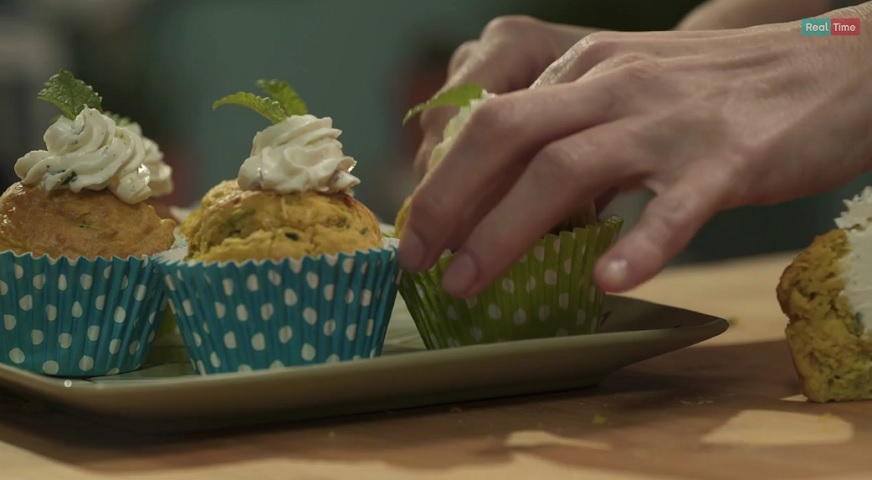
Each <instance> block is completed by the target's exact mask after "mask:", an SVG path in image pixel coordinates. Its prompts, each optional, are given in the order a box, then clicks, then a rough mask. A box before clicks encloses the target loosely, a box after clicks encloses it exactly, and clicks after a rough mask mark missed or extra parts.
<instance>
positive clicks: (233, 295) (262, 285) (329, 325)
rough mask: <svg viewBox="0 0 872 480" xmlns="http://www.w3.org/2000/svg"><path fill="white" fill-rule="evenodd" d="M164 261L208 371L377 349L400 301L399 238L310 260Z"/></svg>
mask: <svg viewBox="0 0 872 480" xmlns="http://www.w3.org/2000/svg"><path fill="white" fill-rule="evenodd" d="M183 258H184V254H183V253H182V252H175V253H174V254H172V255H168V256H166V257H164V258H163V259H162V260H160V261H159V262H158V264H159V268H160V270H161V272H162V274H163V276H164V284H165V286H166V287H167V290H168V292H169V296H170V304H171V305H172V308H173V313H174V315H175V316H176V320H177V322H178V325H179V330H180V331H181V334H182V339H183V340H184V342H185V345H186V347H187V350H188V354H189V355H190V357H191V360H192V363H193V364H194V367H195V368H196V369H197V371H198V372H200V373H202V374H209V373H226V372H240V371H249V370H262V369H269V368H283V367H290V366H300V365H311V364H320V363H328V362H336V361H347V360H356V359H361V358H371V357H376V356H378V355H380V354H381V350H382V347H383V345H384V337H385V333H386V331H387V326H388V321H389V319H390V315H391V310H392V309H393V305H394V301H395V300H396V292H397V279H398V276H399V266H398V264H397V261H396V246H395V242H388V241H386V245H385V248H380V249H372V250H369V251H366V252H363V251H361V252H356V253H349V254H344V253H343V254H339V255H323V256H318V257H305V258H303V259H302V260H295V259H285V260H282V261H272V260H262V261H246V262H241V263H240V262H222V263H200V262H189V261H184V260H183Z"/></svg>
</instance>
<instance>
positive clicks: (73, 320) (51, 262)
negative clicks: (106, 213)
mask: <svg viewBox="0 0 872 480" xmlns="http://www.w3.org/2000/svg"><path fill="white" fill-rule="evenodd" d="M165 304H166V294H165V292H164V288H163V286H162V285H161V278H160V275H159V273H158V272H157V269H156V268H155V262H154V261H153V259H151V258H149V257H142V258H133V257H131V258H126V259H123V258H118V257H114V258H112V259H104V258H98V259H94V260H89V259H86V258H77V259H70V258H67V257H60V258H51V257H49V256H45V255H43V256H39V257H34V256H33V255H31V254H29V253H28V254H24V255H16V254H15V253H13V252H11V251H5V252H0V314H2V317H3V323H2V327H0V362H3V363H4V364H7V365H11V366H14V367H18V368H21V369H24V370H28V371H31V372H35V373H40V374H45V375H51V376H60V377H92V376H102V375H112V374H117V373H125V372H130V371H133V370H136V369H137V368H139V367H140V366H141V365H142V364H143V362H144V360H145V358H146V357H147V356H148V354H149V349H150V347H151V344H152V341H153V340H154V336H155V330H156V328H157V326H158V323H159V322H160V312H161V310H162V307H163V306H164V305H165Z"/></svg>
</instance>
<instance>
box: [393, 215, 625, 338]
mask: <svg viewBox="0 0 872 480" xmlns="http://www.w3.org/2000/svg"><path fill="white" fill-rule="evenodd" d="M622 225H623V220H622V219H621V218H620V217H614V216H613V217H609V218H606V219H604V220H601V221H600V222H599V223H597V224H595V225H591V226H587V227H584V228H575V229H574V230H572V231H563V232H560V234H559V235H556V234H549V235H546V236H545V237H543V238H542V239H541V240H539V241H538V242H537V243H536V245H535V246H534V247H533V248H532V249H531V250H530V251H528V252H527V253H526V254H525V255H524V256H523V257H521V259H520V260H519V261H518V262H516V263H515V264H514V265H513V266H512V267H511V268H510V269H509V271H507V272H506V273H504V274H503V275H502V276H500V277H499V278H498V279H497V280H496V281H495V282H494V283H492V284H491V285H490V286H489V287H488V288H487V289H486V290H485V291H483V292H482V293H480V294H478V295H477V296H474V297H470V298H466V299H459V298H455V297H452V296H451V295H449V294H448V293H446V292H445V291H444V290H443V289H442V286H441V285H442V276H443V273H444V271H445V269H446V268H447V267H448V265H449V264H450V263H451V258H452V256H451V255H450V254H446V255H444V256H443V257H442V258H440V260H439V261H438V262H437V264H436V265H435V266H434V267H433V268H431V269H430V270H429V271H426V272H422V273H413V272H403V275H402V278H401V279H400V285H399V293H400V295H401V296H402V297H403V300H404V301H405V302H406V305H407V306H408V308H409V313H410V314H411V316H412V319H413V320H414V321H415V325H416V326H417V327H418V332H419V333H420V334H421V339H422V340H423V341H424V344H425V345H426V346H427V348H428V349H442V348H452V347H462V346H469V345H479V344H486V343H497V342H506V341H513V340H526V339H534V338H549V337H559V336H566V335H584V334H590V333H594V332H596V330H597V329H598V328H599V325H600V324H601V321H602V302H603V298H604V292H603V291H602V290H600V289H599V288H598V287H597V286H596V285H595V284H594V281H593V267H594V264H595V263H596V261H597V259H599V258H600V257H601V256H602V254H603V253H605V251H606V250H607V249H608V248H610V247H611V246H612V245H613V244H614V243H615V241H616V240H617V238H618V235H619V234H620V231H621V226H622Z"/></svg>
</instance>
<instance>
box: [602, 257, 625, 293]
mask: <svg viewBox="0 0 872 480" xmlns="http://www.w3.org/2000/svg"><path fill="white" fill-rule="evenodd" d="M628 273H629V264H628V263H627V260H626V259H623V258H616V259H614V260H609V261H608V263H606V266H605V268H603V270H602V273H601V274H600V282H602V283H604V284H606V285H607V288H609V289H619V288H621V286H622V285H623V284H624V282H626V281H627V276H628Z"/></svg>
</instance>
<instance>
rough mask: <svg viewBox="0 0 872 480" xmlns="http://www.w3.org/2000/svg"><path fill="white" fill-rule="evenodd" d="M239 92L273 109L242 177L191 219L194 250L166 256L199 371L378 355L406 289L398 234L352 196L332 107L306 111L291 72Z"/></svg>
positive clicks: (244, 99)
mask: <svg viewBox="0 0 872 480" xmlns="http://www.w3.org/2000/svg"><path fill="white" fill-rule="evenodd" d="M258 84H259V85H260V86H261V88H263V89H264V90H265V91H266V92H267V94H268V95H270V97H271V98H265V97H257V96H255V95H253V94H250V93H238V94H236V95H231V96H229V97H225V98H224V99H221V100H219V101H217V102H216V103H215V107H217V106H220V105H224V104H231V103H236V104H240V105H243V106H248V107H251V108H252V109H254V110H255V111H257V112H258V113H261V114H262V115H263V116H265V117H266V118H268V119H269V120H270V121H272V123H273V125H271V126H269V127H267V128H266V129H264V130H263V131H261V132H259V133H257V134H256V135H255V137H254V141H253V145H252V149H251V152H250V154H249V156H248V158H247V159H246V160H245V161H244V162H243V163H242V166H241V167H240V169H239V176H238V178H237V179H236V180H235V181H233V180H228V181H225V182H222V183H221V184H219V185H218V186H216V187H214V188H213V189H211V190H210V192H209V193H207V195H206V196H205V197H204V198H203V200H202V201H201V202H200V206H199V207H198V208H197V209H196V210H195V211H193V212H192V213H191V214H190V215H189V216H188V217H187V218H186V219H185V221H184V222H183V224H182V226H181V229H180V230H181V232H182V234H183V235H184V236H185V238H186V239H187V241H188V244H187V248H186V249H185V250H179V251H175V252H172V253H171V254H168V255H166V256H165V258H163V259H162V260H161V261H160V268H161V270H162V273H163V274H164V275H165V283H166V286H167V288H168V289H169V291H170V297H171V304H172V306H173V310H174V312H175V314H176V317H177V319H178V321H179V328H180V330H181V333H182V336H183V338H184V340H185V344H186V346H187V348H188V352H189V355H190V356H191V358H192V360H193V362H194V365H195V366H196V368H197V370H198V371H199V372H200V373H204V374H205V373H222V372H240V371H248V370H260V369H269V368H282V367H288V366H300V365H310V364H319V363H328V362H336V361H346V360H355V359H359V358H370V357H375V356H378V355H379V354H380V353H381V348H382V345H383V342H384V335H385V331H386V329H387V324H388V320H389V316H390V312H391V309H392V307H393V303H394V300H395V298H396V288H397V285H396V284H397V277H398V275H399V267H398V265H397V262H396V246H395V245H393V244H392V242H391V241H390V240H388V239H385V238H384V237H383V236H382V234H381V231H380V229H379V225H378V222H377V221H376V219H375V216H374V215H373V214H372V212H370V210H369V209H368V208H366V207H365V206H364V205H363V204H362V203H361V202H359V201H358V200H356V199H355V198H354V197H353V196H352V192H351V189H352V187H354V186H355V185H357V184H358V183H359V180H358V179H357V178H356V177H354V176H353V175H352V174H351V173H350V172H351V169H352V168H353V167H354V166H355V163H356V162H355V161H354V159H352V158H351V157H349V156H347V155H345V153H344V152H343V149H342V144H341V143H340V142H339V140H338V136H339V134H340V131H339V130H337V129H335V128H333V125H332V120H331V119H330V118H319V117H316V116H313V115H310V114H308V111H307V110H306V108H305V104H303V103H302V101H301V100H299V97H297V95H296V93H295V92H294V91H293V89H292V88H291V87H290V86H289V85H288V84H286V83H284V82H279V81H274V80H273V81H260V82H258Z"/></svg>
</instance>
